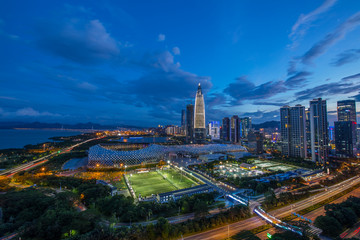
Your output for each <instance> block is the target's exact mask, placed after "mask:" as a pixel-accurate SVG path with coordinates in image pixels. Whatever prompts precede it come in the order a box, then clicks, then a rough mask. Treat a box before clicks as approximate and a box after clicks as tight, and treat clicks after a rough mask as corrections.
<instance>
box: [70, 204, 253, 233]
mask: <svg viewBox="0 0 360 240" xmlns="http://www.w3.org/2000/svg"><path fill="white" fill-rule="evenodd" d="M250 215H251V214H250V210H249V208H248V207H246V206H235V207H233V208H231V209H229V210H227V211H225V212H222V213H219V214H217V215H214V216H212V217H209V218H205V217H203V218H200V219H195V220H188V221H187V222H184V223H179V224H170V223H169V222H168V221H167V220H166V219H165V218H160V219H158V221H157V223H156V224H149V225H147V226H142V225H133V226H132V227H131V228H128V227H122V228H118V229H114V228H107V227H99V228H96V229H94V230H93V231H91V232H89V233H87V234H84V235H78V236H74V237H73V238H71V239H72V240H85V239H86V240H87V239H114V240H125V239H126V240H128V239H131V240H155V239H157V240H161V239H177V238H180V237H181V236H185V235H187V234H191V233H195V232H200V231H206V230H209V229H212V228H216V227H219V226H223V225H224V224H228V223H232V222H236V221H239V220H241V219H244V218H247V217H249V216H250Z"/></svg>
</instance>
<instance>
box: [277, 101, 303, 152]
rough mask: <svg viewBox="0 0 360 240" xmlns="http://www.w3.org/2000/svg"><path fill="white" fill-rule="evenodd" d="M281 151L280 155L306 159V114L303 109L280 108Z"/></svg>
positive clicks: (301, 107) (296, 107)
mask: <svg viewBox="0 0 360 240" xmlns="http://www.w3.org/2000/svg"><path fill="white" fill-rule="evenodd" d="M280 120H281V122H280V127H281V139H282V141H281V149H282V154H283V155H285V156H291V157H301V158H306V156H307V154H306V152H307V142H306V113H305V107H304V106H301V105H296V106H295V107H289V106H284V107H282V108H280Z"/></svg>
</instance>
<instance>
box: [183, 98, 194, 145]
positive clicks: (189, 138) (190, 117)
mask: <svg viewBox="0 0 360 240" xmlns="http://www.w3.org/2000/svg"><path fill="white" fill-rule="evenodd" d="M185 133H186V142H188V143H190V142H193V140H194V105H192V104H189V105H187V106H186V122H185Z"/></svg>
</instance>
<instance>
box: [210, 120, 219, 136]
mask: <svg viewBox="0 0 360 240" xmlns="http://www.w3.org/2000/svg"><path fill="white" fill-rule="evenodd" d="M208 129H209V135H210V137H211V140H219V139H220V123H219V122H218V121H211V122H209V124H208Z"/></svg>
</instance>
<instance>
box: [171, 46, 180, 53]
mask: <svg viewBox="0 0 360 240" xmlns="http://www.w3.org/2000/svg"><path fill="white" fill-rule="evenodd" d="M172 52H173V53H174V54H175V55H180V48H179V47H173V49H172Z"/></svg>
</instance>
